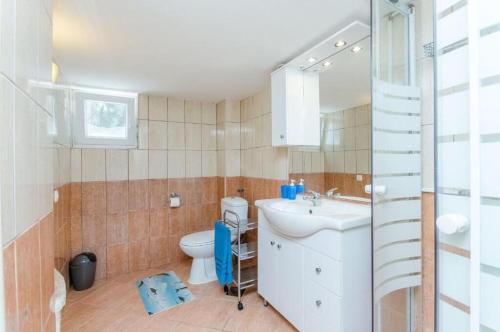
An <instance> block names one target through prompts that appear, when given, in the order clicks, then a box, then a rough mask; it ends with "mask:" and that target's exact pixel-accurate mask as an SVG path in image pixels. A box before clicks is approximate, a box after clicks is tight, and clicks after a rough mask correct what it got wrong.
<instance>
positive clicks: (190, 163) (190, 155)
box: [186, 151, 201, 178]
mask: <svg viewBox="0 0 500 332" xmlns="http://www.w3.org/2000/svg"><path fill="white" fill-rule="evenodd" d="M186 177H187V178H197V177H201V151H186Z"/></svg>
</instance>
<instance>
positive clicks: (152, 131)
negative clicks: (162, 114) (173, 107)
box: [148, 120, 170, 150]
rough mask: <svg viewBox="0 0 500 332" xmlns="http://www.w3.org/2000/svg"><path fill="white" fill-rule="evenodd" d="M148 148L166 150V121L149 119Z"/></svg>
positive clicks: (167, 138) (167, 136) (167, 137)
mask: <svg viewBox="0 0 500 332" xmlns="http://www.w3.org/2000/svg"><path fill="white" fill-rule="evenodd" d="M148 125H149V128H148V134H149V135H148V148H149V149H153V150H166V149H167V147H168V143H169V142H168V140H169V138H170V135H168V129H169V128H168V127H167V122H163V121H151V120H150V121H149V123H148Z"/></svg>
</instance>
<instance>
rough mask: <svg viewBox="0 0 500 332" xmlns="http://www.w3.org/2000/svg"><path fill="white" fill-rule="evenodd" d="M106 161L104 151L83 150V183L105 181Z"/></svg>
mask: <svg viewBox="0 0 500 332" xmlns="http://www.w3.org/2000/svg"><path fill="white" fill-rule="evenodd" d="M105 160H106V158H105V151H104V150H103V149H82V181H83V182H88V181H105V180H106V162H105Z"/></svg>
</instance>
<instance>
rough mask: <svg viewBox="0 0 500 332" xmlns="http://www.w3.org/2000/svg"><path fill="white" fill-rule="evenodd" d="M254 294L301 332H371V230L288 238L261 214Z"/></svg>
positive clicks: (319, 233) (328, 231)
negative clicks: (256, 286)
mask: <svg viewBox="0 0 500 332" xmlns="http://www.w3.org/2000/svg"><path fill="white" fill-rule="evenodd" d="M258 236H259V239H258V250H259V263H258V264H259V265H258V274H259V275H258V277H259V284H258V292H259V294H260V295H261V296H262V297H263V298H264V299H265V300H266V301H267V302H269V303H270V304H271V305H272V306H273V307H274V308H275V309H276V310H277V311H279V312H280V313H281V314H282V315H283V316H284V317H285V318H286V319H287V320H288V321H290V323H292V324H293V325H294V326H295V327H296V328H297V329H298V330H300V331H311V332H321V331H325V332H370V331H371V258H370V257H371V256H370V255H371V250H370V246H371V242H370V241H371V240H370V227H369V225H366V226H363V227H357V228H353V229H348V230H344V231H336V230H331V229H325V230H322V231H319V232H317V233H315V234H313V235H311V236H308V237H303V238H291V237H287V236H284V235H283V234H281V233H279V232H276V231H275V230H274V229H273V228H272V226H271V224H269V223H268V222H267V220H266V218H265V216H264V214H263V213H262V211H261V210H259V235H258Z"/></svg>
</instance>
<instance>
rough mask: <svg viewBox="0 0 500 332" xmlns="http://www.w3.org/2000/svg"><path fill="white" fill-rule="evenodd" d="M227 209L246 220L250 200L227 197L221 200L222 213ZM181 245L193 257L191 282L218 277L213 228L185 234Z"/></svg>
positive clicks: (232, 217)
mask: <svg viewBox="0 0 500 332" xmlns="http://www.w3.org/2000/svg"><path fill="white" fill-rule="evenodd" d="M225 210H231V211H233V212H235V213H236V214H237V215H238V217H239V218H240V220H246V219H247V216H248V202H247V201H246V200H245V199H243V198H241V197H225V198H223V199H222V200H221V213H222V215H224V211H225ZM227 217H228V218H231V219H235V217H234V216H233V215H231V216H230V215H228V216H227ZM214 221H215V220H214ZM242 233H243V232H242ZM234 240H236V231H234V232H233V233H232V236H231V241H234ZM179 245H180V247H181V249H182V251H183V252H184V253H185V254H186V255H188V256H190V257H193V263H192V264H191V274H190V275H189V279H188V282H189V283H190V284H204V283H207V282H211V281H214V280H216V279H217V275H216V274H215V259H214V231H213V230H210V231H203V232H196V233H192V234H188V235H185V236H183V237H182V238H181V241H180V242H179Z"/></svg>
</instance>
